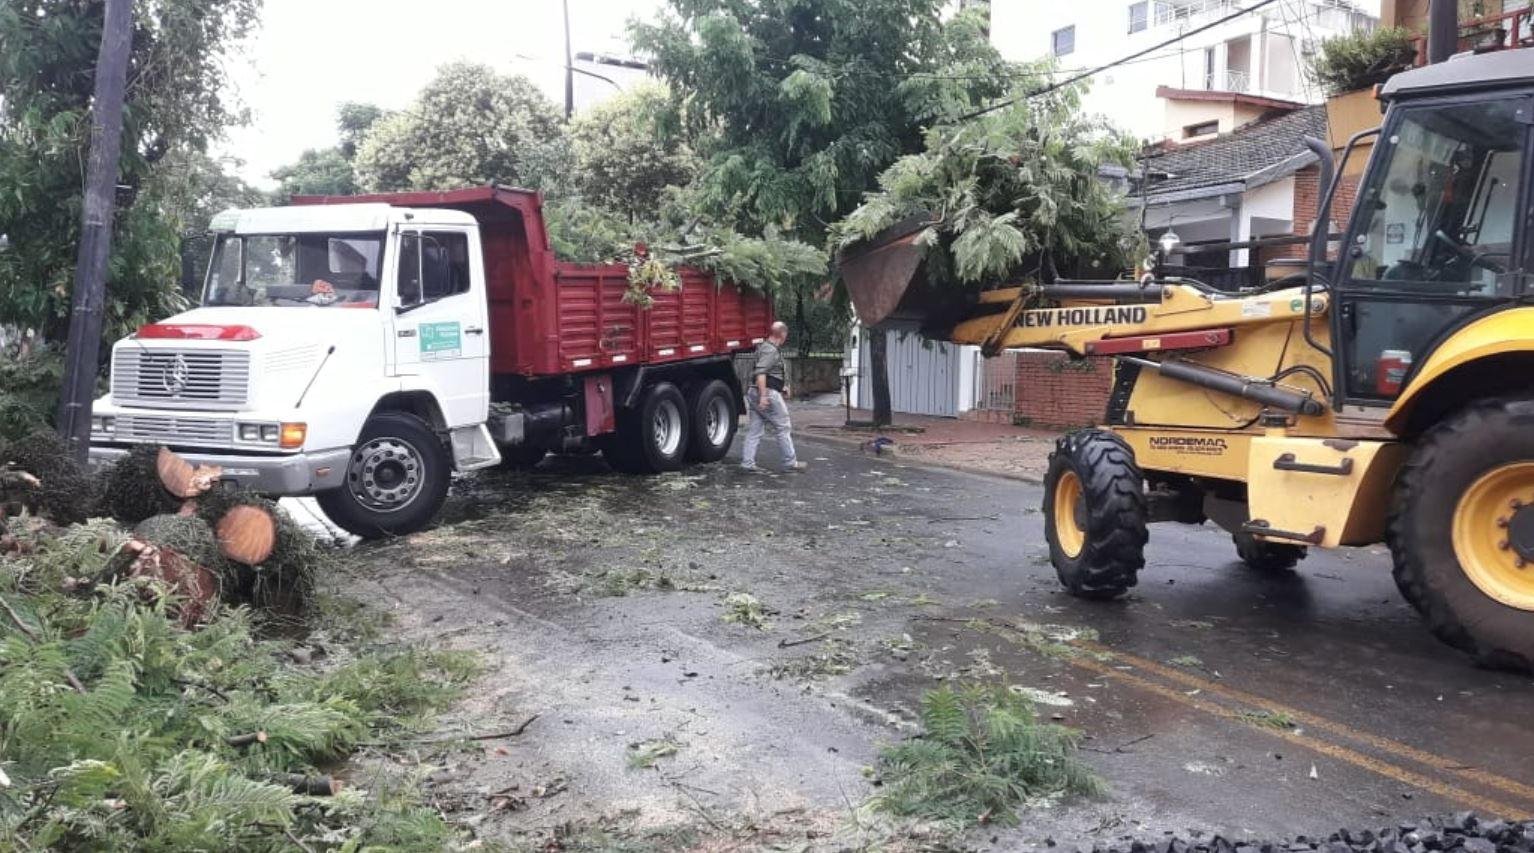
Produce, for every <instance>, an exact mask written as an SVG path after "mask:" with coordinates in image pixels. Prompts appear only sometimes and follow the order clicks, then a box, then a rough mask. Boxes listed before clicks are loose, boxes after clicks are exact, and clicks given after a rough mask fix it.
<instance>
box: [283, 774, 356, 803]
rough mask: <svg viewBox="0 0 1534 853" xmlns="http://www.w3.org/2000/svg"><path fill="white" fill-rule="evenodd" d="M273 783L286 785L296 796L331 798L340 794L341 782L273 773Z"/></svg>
mask: <svg viewBox="0 0 1534 853" xmlns="http://www.w3.org/2000/svg"><path fill="white" fill-rule="evenodd" d="M271 780H272V782H273V783H275V784H278V785H286V786H288V787H289V788H292V789H293V792H294V793H297V794H309V795H310V796H314V797H333V796H335V795H336V794H339V793H341V780H340V779H337V778H335V777H334V776H305V775H303V774H301V773H273V774H272V776H271Z"/></svg>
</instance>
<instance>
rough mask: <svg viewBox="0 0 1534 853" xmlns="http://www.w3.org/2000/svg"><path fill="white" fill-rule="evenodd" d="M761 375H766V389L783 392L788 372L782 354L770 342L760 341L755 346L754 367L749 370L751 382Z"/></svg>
mask: <svg viewBox="0 0 1534 853" xmlns="http://www.w3.org/2000/svg"><path fill="white" fill-rule="evenodd" d="M762 374H766V375H767V387H769V388H773V389H776V390H779V391H781V390H783V386H784V385H785V384H786V383H787V382H788V371H787V370H786V369H785V367H784V363H783V353H782V352H780V351H779V350H778V347H777V345H776V344H774V343H773V342H772V341H762V342H761V343H759V344H757V345H756V365H755V366H754V367H752V368H751V380H752V381H753V382H754V381H756V377H758V376H761V375H762Z"/></svg>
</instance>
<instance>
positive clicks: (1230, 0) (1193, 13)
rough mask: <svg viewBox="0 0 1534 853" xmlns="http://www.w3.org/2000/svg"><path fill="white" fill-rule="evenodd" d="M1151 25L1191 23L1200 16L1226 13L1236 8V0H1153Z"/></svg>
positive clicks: (1208, 16) (1206, 16)
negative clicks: (1153, 9) (1153, 8)
mask: <svg viewBox="0 0 1534 853" xmlns="http://www.w3.org/2000/svg"><path fill="white" fill-rule="evenodd" d="M1152 5H1153V6H1154V7H1155V12H1154V14H1153V15H1152V16H1151V25H1152V26H1156V27H1160V26H1166V25H1168V24H1185V23H1192V22H1194V21H1197V20H1199V19H1202V18H1212V17H1217V16H1219V15H1223V14H1228V13H1230V12H1233V11H1235V10H1236V8H1237V3H1236V0H1155V2H1154V3H1153V4H1152Z"/></svg>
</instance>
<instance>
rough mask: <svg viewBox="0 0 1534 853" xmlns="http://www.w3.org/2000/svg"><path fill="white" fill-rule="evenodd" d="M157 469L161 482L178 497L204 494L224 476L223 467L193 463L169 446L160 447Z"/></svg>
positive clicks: (156, 460) (156, 459) (156, 461)
mask: <svg viewBox="0 0 1534 853" xmlns="http://www.w3.org/2000/svg"><path fill="white" fill-rule="evenodd" d="M155 470H156V472H157V473H158V474H159V475H160V484H161V485H163V486H164V487H165V490H166V491H168V492H170V493H171V494H173V495H175V496H176V497H178V498H195V497H197V496H198V495H200V494H204V493H205V492H207V491H208V490H209V489H211V488H213V484H214V483H217V482H218V481H219V479H220V478H222V477H223V476H224V469H223V468H220V467H219V466H217V465H193V464H192V463H190V462H188V461H186V460H185V459H182V458H181V457H180V456H178V455H176V454H175V453H174V452H172V451H171V449H170V448H168V447H162V448H160V453H159V455H158V456H157V457H156V458H155Z"/></svg>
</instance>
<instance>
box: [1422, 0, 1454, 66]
mask: <svg viewBox="0 0 1534 853" xmlns="http://www.w3.org/2000/svg"><path fill="white" fill-rule="evenodd" d="M1458 47H1459V3H1458V2H1456V0H1429V3H1428V12H1427V61H1428V64H1429V65H1432V64H1435V63H1439V62H1443V61H1444V60H1445V59H1448V58H1449V57H1451V56H1453V55H1454V51H1455V50H1456V49H1458Z"/></svg>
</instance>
